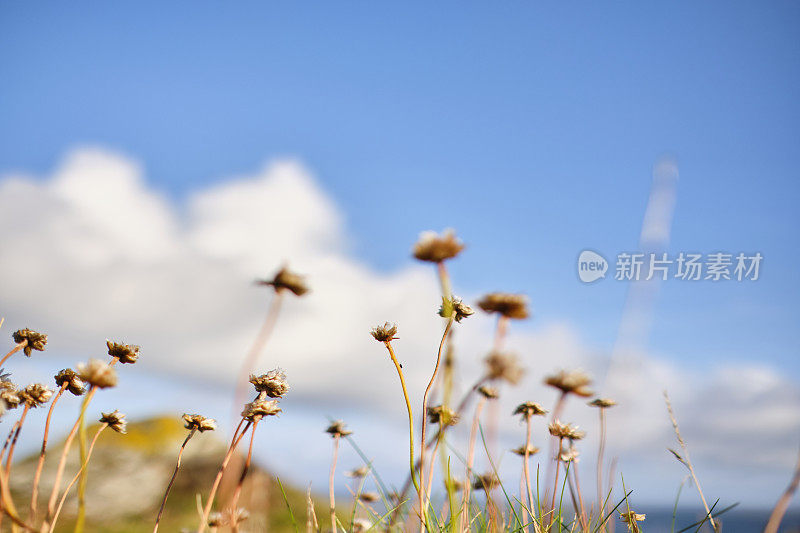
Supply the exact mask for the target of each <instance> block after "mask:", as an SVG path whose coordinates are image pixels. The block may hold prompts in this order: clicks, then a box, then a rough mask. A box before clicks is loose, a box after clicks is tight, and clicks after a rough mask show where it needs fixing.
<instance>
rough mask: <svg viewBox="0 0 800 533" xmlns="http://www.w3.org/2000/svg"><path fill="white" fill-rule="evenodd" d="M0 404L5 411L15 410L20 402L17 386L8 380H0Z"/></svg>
mask: <svg viewBox="0 0 800 533" xmlns="http://www.w3.org/2000/svg"><path fill="white" fill-rule="evenodd" d="M0 402H2V405H3V407H4V408H5V409H15V408H16V407H17V406H18V405H19V404H20V403H21V402H22V399H21V398H20V397H19V391H18V390H17V386H16V385H14V383H13V382H12V381H11V380H10V379H5V378H4V379H2V380H0Z"/></svg>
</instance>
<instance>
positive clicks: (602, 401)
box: [589, 398, 617, 409]
mask: <svg viewBox="0 0 800 533" xmlns="http://www.w3.org/2000/svg"><path fill="white" fill-rule="evenodd" d="M589 405H591V406H592V407H599V408H600V409H607V408H609V407H614V406H615V405H617V402H615V401H614V400H612V399H611V398H595V399H594V400H592V401H591V402H589Z"/></svg>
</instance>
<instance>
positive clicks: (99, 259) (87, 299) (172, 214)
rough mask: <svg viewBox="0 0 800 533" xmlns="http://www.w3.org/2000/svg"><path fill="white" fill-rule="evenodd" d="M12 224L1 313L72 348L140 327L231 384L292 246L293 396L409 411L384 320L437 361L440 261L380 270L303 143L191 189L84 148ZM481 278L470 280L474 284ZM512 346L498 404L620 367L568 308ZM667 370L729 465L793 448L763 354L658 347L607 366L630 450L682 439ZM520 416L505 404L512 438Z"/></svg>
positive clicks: (19, 192) (32, 184) (572, 413)
mask: <svg viewBox="0 0 800 533" xmlns="http://www.w3.org/2000/svg"><path fill="white" fill-rule="evenodd" d="M420 229H425V228H420ZM413 237H414V236H413V235H410V236H409V239H410V240H409V243H408V245H409V247H410V245H411V242H410V241H411V239H413ZM0 239H2V243H3V245H2V246H1V247H0V286H1V287H2V288H1V289H0V298H2V300H1V301H0V314H2V315H4V316H5V317H6V320H7V324H9V325H10V326H11V328H14V327H17V326H19V327H23V326H30V327H32V328H40V329H41V330H43V331H46V332H48V333H49V334H50V339H51V342H50V346H49V351H50V352H51V353H55V354H61V355H62V356H64V357H66V358H69V359H70V360H75V359H85V358H86V357H87V356H90V355H91V356H98V355H99V354H100V353H102V349H103V346H104V340H105V339H106V338H112V339H119V340H123V341H125V342H134V343H137V344H141V345H142V354H143V355H142V357H141V363H140V365H142V366H143V367H146V368H148V367H149V368H150V369H152V370H154V371H158V372H160V373H166V374H168V375H171V376H186V377H191V378H199V379H203V380H206V381H208V382H217V383H219V384H220V386H230V385H231V384H232V382H233V380H234V378H235V376H236V373H237V371H238V368H239V365H240V363H241V361H242V360H243V358H244V354H245V353H246V352H247V349H248V347H249V343H250V342H251V341H252V338H253V336H254V335H255V332H256V331H257V330H258V328H259V326H260V324H261V322H262V320H263V318H264V313H265V312H266V308H267V304H268V301H269V297H270V294H269V291H268V290H266V289H264V288H258V287H256V286H254V284H253V280H254V279H255V278H257V277H267V276H269V275H270V274H271V273H272V272H274V270H276V269H277V268H278V267H279V266H281V265H282V264H284V263H286V262H288V263H289V265H290V266H291V267H292V268H293V269H294V270H297V271H299V272H302V273H304V274H307V275H308V280H309V283H310V284H311V286H312V290H313V292H312V293H311V294H310V295H308V296H307V297H303V298H294V297H289V298H288V299H287V300H286V305H285V307H284V309H283V311H282V315H281V316H280V319H279V323H278V327H277V329H276V331H275V334H274V336H273V338H272V339H271V340H270V342H269V345H268V347H267V349H266V351H265V353H264V354H263V357H262V359H261V360H260V363H259V366H260V368H262V369H264V370H266V369H269V368H272V367H275V366H278V365H280V366H281V367H283V368H284V369H286V371H287V373H288V375H289V379H290V381H291V383H292V394H291V397H292V398H294V399H295V401H302V402H306V403H307V404H309V405H313V404H314V403H315V402H317V403H319V402H322V401H324V405H326V406H327V407H328V408H330V406H335V405H341V406H342V408H343V409H362V410H364V411H369V412H372V413H378V412H380V413H385V416H386V417H388V418H387V420H390V421H392V422H393V423H394V422H397V423H398V424H401V421H402V419H403V416H404V414H403V410H402V404H401V403H400V402H399V401H398V399H399V397H398V396H397V395H395V394H393V393H394V392H398V391H396V390H395V389H397V388H398V383H397V376H396V375H395V374H394V372H393V368H392V367H391V365H390V363H389V361H388V358H387V356H386V354H385V352H384V349H383V347H382V346H381V345H379V344H378V343H376V342H375V341H373V340H372V339H371V338H370V336H369V334H368V331H369V329H370V327H372V326H374V325H376V324H378V323H383V322H384V321H386V320H389V321H396V322H397V323H398V324H399V326H400V331H399V336H400V340H399V341H398V342H397V349H398V355H399V357H400V359H401V361H402V362H403V364H404V370H405V371H406V372H407V377H408V379H409V383H410V384H411V393H412V395H413V396H414V397H416V398H421V392H422V388H423V387H424V384H425V383H426V381H427V378H428V377H429V375H430V372H431V370H432V365H433V358H434V356H435V348H436V346H437V343H438V339H439V337H440V335H441V327H442V324H441V320H440V319H439V318H438V317H437V316H436V315H435V311H436V308H437V306H438V303H439V297H438V284H437V282H436V279H435V277H434V273H433V271H432V270H431V269H429V268H427V267H426V266H425V265H419V264H414V263H412V262H411V261H410V260H409V262H408V263H407V264H404V265H400V267H399V268H398V269H397V270H395V271H392V272H380V271H377V270H375V269H374V268H371V267H370V266H369V265H367V264H365V263H363V262H362V261H359V260H358V259H356V258H354V257H353V256H352V254H350V253H349V252H348V235H347V232H346V228H345V225H344V222H343V216H342V214H341V212H340V210H339V209H338V208H337V206H336V205H335V204H334V203H333V202H332V201H331V199H330V198H329V196H327V195H326V194H325V193H324V191H323V190H322V189H321V188H320V187H319V186H318V185H317V183H316V182H315V181H314V179H313V178H312V176H311V175H310V174H309V172H308V171H307V170H306V169H305V168H304V167H303V166H302V165H301V164H300V163H298V162H297V161H291V160H283V161H276V162H273V163H271V164H269V165H268V166H266V167H265V168H264V169H263V170H262V171H261V172H258V173H256V174H254V175H252V176H244V177H239V178H234V179H228V180H225V181H223V182H221V183H220V184H219V185H216V186H213V187H210V188H207V189H204V190H200V191H196V192H194V193H191V194H190V196H189V197H188V198H187V199H186V200H185V202H183V203H182V205H180V206H178V205H175V203H173V202H171V201H169V200H168V199H166V198H165V197H164V196H163V195H162V194H160V193H159V192H157V191H156V190H155V189H154V188H153V187H152V186H150V185H148V184H147V183H146V182H145V181H144V177H143V173H142V170H141V168H140V167H139V166H138V165H137V164H136V163H135V162H133V161H131V160H130V159H128V158H126V157H123V156H120V155H117V154H113V153H110V152H108V151H105V150H99V149H82V150H78V151H74V152H72V153H71V154H69V155H68V157H66V158H65V160H64V161H63V163H62V164H61V165H60V166H59V167H58V168H57V169H56V170H55V171H54V172H53V174H52V175H51V176H49V177H32V176H25V175H5V176H3V177H2V179H0ZM456 281H457V280H456ZM456 286H457V287H458V284H457V283H456ZM475 289H476V288H468V290H466V294H462V296H464V297H466V298H467V299H468V300H469V299H470V298H474V297H476V296H478V295H479V293H477V292H475ZM492 327H493V324H492V322H491V320H490V319H489V318H488V317H486V316H476V317H474V318H470V319H468V320H467V321H465V322H464V323H463V324H461V325H459V326H458V327H457V328H456V332H455V339H456V348H457V352H458V356H459V361H460V362H461V364H460V366H459V369H458V370H459V374H460V375H461V377H462V378H463V381H464V385H463V386H464V387H466V386H467V383H469V381H470V380H471V379H474V378H475V377H476V376H477V375H478V374H479V372H480V367H479V365H480V360H481V358H482V357H483V356H484V355H485V351H486V349H487V348H488V344H489V340H490V339H491V331H492ZM509 346H511V347H512V348H513V349H514V350H516V351H517V352H518V353H519V354H520V356H521V357H522V358H523V360H524V361H525V363H526V365H527V366H528V367H529V369H530V371H529V373H528V376H527V378H526V380H525V382H524V383H523V384H522V386H521V387H519V388H517V389H514V390H511V391H508V393H507V394H506V395H505V397H504V399H503V402H502V403H501V406H500V412H501V413H509V412H510V410H511V409H512V407H513V405H514V404H515V403H516V402H518V401H524V400H529V399H532V400H536V401H540V402H543V403H547V402H552V400H553V399H554V393H553V392H552V391H550V390H546V389H545V388H544V387H543V386H542V385H541V384H540V383H541V379H542V376H543V375H544V374H545V373H547V372H550V371H552V370H555V369H558V368H560V367H565V368H574V367H583V368H585V369H587V370H589V371H590V372H592V373H594V374H595V375H603V374H604V373H605V370H606V368H607V367H608V358H607V357H606V356H605V355H603V354H597V353H594V352H593V351H592V350H590V349H588V348H587V347H586V346H585V345H584V344H583V343H582V342H581V340H580V336H579V334H578V333H577V332H575V331H573V330H572V329H571V328H570V326H569V325H568V324H559V323H548V322H544V323H542V324H538V325H534V326H533V329H531V327H530V326H523V327H519V328H517V327H515V328H513V329H512V333H511V337H510V339H509ZM664 388H669V389H670V391H671V393H672V396H673V399H674V401H675V406H676V410H677V411H678V415H679V416H680V417H681V423H682V425H683V428H684V431H685V432H686V433H687V434H690V435H692V436H693V439H690V440H692V442H691V444H692V445H693V446H694V450H695V453H696V454H698V455H702V456H704V457H706V458H707V459H708V460H709V461H712V462H713V461H716V462H718V463H719V464H722V465H726V464H727V465H730V464H739V465H741V464H750V465H753V466H758V465H773V466H775V465H778V466H783V465H788V464H791V463H792V455H793V453H794V449H795V446H796V444H797V442H796V441H797V436H798V428H799V427H800V409H798V405H800V393H798V388H797V386H796V385H794V384H792V383H789V382H787V381H786V380H785V379H783V378H782V377H781V376H780V375H779V374H777V373H776V372H775V371H773V370H771V369H769V368H764V367H752V368H741V367H725V368H721V369H719V370H716V371H713V370H712V371H710V372H708V373H707V375H702V376H699V375H691V374H690V373H688V372H685V371H682V370H681V369H679V368H676V367H675V366H673V365H672V364H670V363H669V362H668V361H667V360H666V359H664V358H658V357H653V356H651V355H647V354H639V355H638V356H635V357H632V358H631V359H630V360H626V361H615V362H614V364H613V365H611V367H610V371H609V375H608V379H607V380H605V383H603V387H602V389H603V390H602V392H603V393H604V394H607V395H610V396H613V397H615V398H616V399H617V400H619V401H620V403H621V406H620V407H619V408H617V411H616V413H615V416H613V417H611V420H610V427H611V435H612V437H613V443H612V445H613V447H614V449H615V450H616V451H619V452H620V453H622V452H626V451H627V452H631V453H637V452H640V451H641V449H642V448H645V447H648V446H651V447H654V449H656V450H657V453H659V454H661V452H662V451H663V449H664V446H665V445H666V444H665V443H667V444H669V443H671V442H672V437H671V436H670V432H671V427H670V425H669V421H668V419H667V417H666V412H665V409H664V405H663V401H662V398H661V390H662V389H664ZM398 394H399V392H398ZM566 415H567V417H570V418H571V419H574V420H576V421H577V422H579V423H582V424H584V425H586V426H588V427H593V425H594V423H595V419H594V417H595V416H596V412H595V411H592V410H589V409H587V408H581V406H579V405H577V404H573V405H571V406H570V408H569V409H568V411H567V413H566ZM398 427H402V426H401V425H400V426H398ZM519 431H520V428H519V427H518V426H517V424H516V421H514V420H512V419H511V418H510V417H508V421H507V424H506V425H505V426H503V427H502V428H501V433H502V435H504V436H505V440H504V441H503V442H504V443H505V442H506V441H509V442H510V441H512V440H514V439H516V438H518V437H519V435H517V434H518V433H519ZM520 435H521V434H520ZM515 444H516V443H515ZM591 444H592V442H591V441H590V442H589V445H591ZM398 446H400V444H398ZM752 450H759V453H752ZM748 452H750V453H748ZM401 456H402V454H401Z"/></svg>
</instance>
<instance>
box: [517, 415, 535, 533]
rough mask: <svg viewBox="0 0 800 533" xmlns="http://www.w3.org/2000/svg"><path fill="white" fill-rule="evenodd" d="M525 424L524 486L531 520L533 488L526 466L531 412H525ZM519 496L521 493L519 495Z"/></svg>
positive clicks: (528, 454)
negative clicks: (526, 433) (526, 491)
mask: <svg viewBox="0 0 800 533" xmlns="http://www.w3.org/2000/svg"><path fill="white" fill-rule="evenodd" d="M525 424H526V425H527V432H528V436H527V437H526V438H525V458H524V461H525V462H524V463H523V465H524V469H525V486H526V487H527V489H528V513H529V514H530V517H531V520H532V521H533V520H534V519H535V518H536V516H535V513H534V505H533V490H532V489H531V471H530V467H529V466H528V463H529V458H530V453H529V450H530V449H531V414H530V413H527V414H526V416H525ZM520 496H521V495H520ZM526 529H527V528H526Z"/></svg>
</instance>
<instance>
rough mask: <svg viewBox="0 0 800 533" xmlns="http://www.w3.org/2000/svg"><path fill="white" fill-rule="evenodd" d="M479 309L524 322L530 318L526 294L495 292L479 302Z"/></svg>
mask: <svg viewBox="0 0 800 533" xmlns="http://www.w3.org/2000/svg"><path fill="white" fill-rule="evenodd" d="M478 307H480V308H481V309H483V310H484V311H486V312H487V313H497V314H499V315H502V316H504V317H506V318H513V319H516V320H522V319H525V318H528V317H529V316H530V313H529V312H528V298H527V297H526V296H525V295H524V294H510V293H506V292H493V293H490V294H487V295H486V296H484V297H483V298H481V299H480V301H479V302H478Z"/></svg>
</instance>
